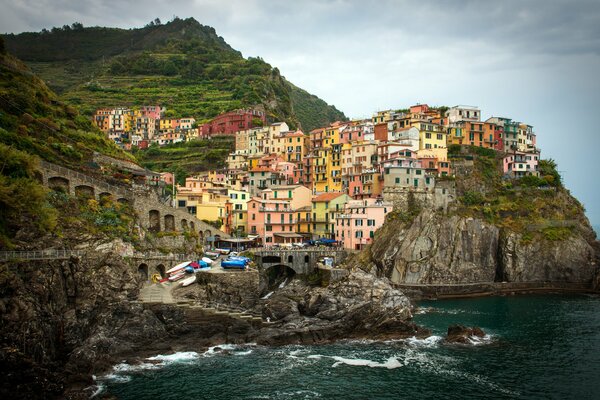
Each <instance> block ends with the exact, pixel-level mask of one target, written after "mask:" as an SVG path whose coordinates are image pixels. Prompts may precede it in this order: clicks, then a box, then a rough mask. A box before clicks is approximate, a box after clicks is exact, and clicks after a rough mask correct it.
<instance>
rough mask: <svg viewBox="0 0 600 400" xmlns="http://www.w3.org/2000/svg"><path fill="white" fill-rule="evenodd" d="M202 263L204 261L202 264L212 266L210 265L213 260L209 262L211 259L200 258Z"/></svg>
mask: <svg viewBox="0 0 600 400" xmlns="http://www.w3.org/2000/svg"><path fill="white" fill-rule="evenodd" d="M202 261H204V262H205V263H207V264H208V265H210V264H212V263H213V260H211V259H210V258H208V257H202Z"/></svg>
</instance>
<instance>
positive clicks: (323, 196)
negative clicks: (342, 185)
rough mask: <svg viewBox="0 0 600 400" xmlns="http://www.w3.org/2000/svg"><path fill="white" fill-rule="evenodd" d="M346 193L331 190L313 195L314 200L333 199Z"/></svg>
mask: <svg viewBox="0 0 600 400" xmlns="http://www.w3.org/2000/svg"><path fill="white" fill-rule="evenodd" d="M344 194H345V193H339V192H329V193H322V194H320V195H318V196H316V197H313V199H312V201H331V200H333V199H337V198H338V197H340V196H343V195H344Z"/></svg>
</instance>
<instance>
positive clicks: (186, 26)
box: [4, 18, 346, 131]
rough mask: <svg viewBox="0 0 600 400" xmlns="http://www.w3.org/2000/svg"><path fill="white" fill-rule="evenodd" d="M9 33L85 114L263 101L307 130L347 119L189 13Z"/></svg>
mask: <svg viewBox="0 0 600 400" xmlns="http://www.w3.org/2000/svg"><path fill="white" fill-rule="evenodd" d="M4 38H5V40H6V47H7V48H8V49H9V51H11V52H13V53H14V54H16V55H17V56H18V57H20V58H21V59H23V60H25V61H27V62H28V63H29V65H30V66H31V68H32V69H33V70H34V71H35V72H36V73H38V74H39V75H40V76H41V77H42V78H44V79H45V80H47V81H48V82H50V84H51V85H52V87H53V88H54V89H55V90H57V91H58V92H59V93H60V94H61V96H62V98H63V99H64V100H65V101H67V102H69V103H70V104H73V105H74V106H77V107H78V108H79V109H80V110H81V111H82V112H83V113H84V114H87V115H91V113H92V112H93V111H94V110H95V109H96V108H99V107H113V106H130V107H134V106H139V105H142V104H161V105H164V106H166V107H167V108H168V109H170V110H171V111H170V113H169V115H168V116H169V117H184V116H193V117H195V118H196V119H197V120H199V121H205V120H208V119H210V118H212V117H214V116H216V115H218V114H219V113H222V112H226V111H231V110H233V109H236V108H242V107H251V106H257V105H261V106H263V107H264V108H265V109H266V111H267V113H268V115H269V117H270V118H271V119H272V120H281V121H286V122H287V123H288V124H289V125H290V127H299V125H300V124H301V125H302V128H303V129H304V130H306V131H309V130H311V129H314V128H316V127H318V126H322V125H326V124H327V123H329V122H333V121H335V120H345V119H346V117H345V116H344V114H343V113H341V112H340V111H338V110H337V109H335V107H332V106H328V105H327V104H326V103H325V102H324V101H322V100H320V99H318V98H317V97H315V96H312V95H310V94H309V93H307V92H305V91H303V90H301V89H299V88H296V87H295V86H294V85H292V84H291V83H289V82H288V81H287V80H286V79H285V78H284V77H282V76H281V75H280V73H279V70H278V69H277V68H272V67H271V66H270V65H269V64H267V63H266V62H264V61H263V60H262V59H260V58H252V57H250V58H248V59H244V58H243V57H242V55H241V54H240V53H239V52H238V51H235V50H234V49H232V48H231V47H230V46H229V45H228V44H227V43H225V41H224V40H223V38H221V37H219V36H218V35H217V34H216V32H215V30H214V29H213V28H211V27H207V26H203V25H201V24H199V23H198V22H197V21H195V20H194V19H192V18H189V19H186V20H181V19H178V18H175V19H174V20H173V21H172V22H169V23H167V24H164V25H161V24H157V23H152V24H149V25H147V26H146V27H144V28H141V29H129V30H125V29H116V28H101V27H92V28H83V27H82V26H80V25H77V26H65V27H63V28H54V29H52V31H42V32H41V33H22V34H19V35H13V34H11V35H5V36H4Z"/></svg>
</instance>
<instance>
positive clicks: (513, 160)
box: [502, 151, 540, 178]
mask: <svg viewBox="0 0 600 400" xmlns="http://www.w3.org/2000/svg"><path fill="white" fill-rule="evenodd" d="M539 160H540V153H539V152H533V153H524V152H520V151H514V152H512V153H508V154H507V155H506V157H504V160H503V164H502V165H503V172H504V174H505V175H508V176H510V177H511V178H522V177H524V176H527V175H535V176H539V175H540V173H539V170H538V162H539Z"/></svg>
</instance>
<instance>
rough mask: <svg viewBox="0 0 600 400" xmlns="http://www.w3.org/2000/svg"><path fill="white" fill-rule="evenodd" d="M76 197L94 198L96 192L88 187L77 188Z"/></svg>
mask: <svg viewBox="0 0 600 400" xmlns="http://www.w3.org/2000/svg"><path fill="white" fill-rule="evenodd" d="M75 196H77V197H89V198H94V196H95V190H94V188H93V187H92V186H88V185H79V186H75Z"/></svg>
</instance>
